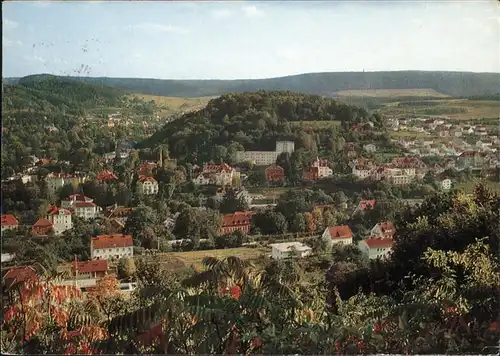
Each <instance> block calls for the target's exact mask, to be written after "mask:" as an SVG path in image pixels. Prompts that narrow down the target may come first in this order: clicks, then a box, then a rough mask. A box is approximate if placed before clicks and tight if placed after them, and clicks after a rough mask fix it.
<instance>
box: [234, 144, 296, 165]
mask: <svg viewBox="0 0 500 356" xmlns="http://www.w3.org/2000/svg"><path fill="white" fill-rule="evenodd" d="M294 150H295V142H293V141H276V149H275V150H274V151H238V152H236V161H238V162H252V163H253V164H255V165H256V166H269V165H271V164H274V163H276V159H277V158H278V156H279V155H280V154H282V153H284V152H287V153H290V154H292V153H293V151H294Z"/></svg>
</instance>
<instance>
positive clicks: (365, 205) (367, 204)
mask: <svg viewBox="0 0 500 356" xmlns="http://www.w3.org/2000/svg"><path fill="white" fill-rule="evenodd" d="M375 203H376V202H375V200H361V201H360V202H359V204H358V206H357V207H356V209H355V210H354V212H353V213H352V215H356V214H357V213H360V212H363V211H365V210H366V209H373V207H374V206H375Z"/></svg>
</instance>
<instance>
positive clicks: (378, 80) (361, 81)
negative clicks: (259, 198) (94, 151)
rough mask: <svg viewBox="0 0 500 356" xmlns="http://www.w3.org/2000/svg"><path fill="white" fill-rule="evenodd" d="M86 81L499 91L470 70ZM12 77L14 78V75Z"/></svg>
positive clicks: (315, 90)
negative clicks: (268, 77)
mask: <svg viewBox="0 0 500 356" xmlns="http://www.w3.org/2000/svg"><path fill="white" fill-rule="evenodd" d="M73 79H78V80H81V81H84V82H87V83H92V84H99V85H110V86H114V87H117V88H121V89H125V90H129V91H131V92H136V93H144V94H152V95H161V96H176V97H200V96H216V95H221V94H225V93H230V92H246V91H257V90H290V91H296V92H302V93H309V94H321V95H327V96H331V95H333V94H334V93H335V92H337V91H341V90H352V89H418V88H425V89H434V90H436V91H437V92H439V93H443V94H447V95H452V96H472V95H485V94H494V93H498V92H499V91H500V73H471V72H425V71H397V72H337V73H307V74H300V75H292V76H286V77H280V78H270V79H244V80H166V79H146V78H90V77H77V78H76V77H75V78H73ZM10 81H15V78H13V79H12V80H10Z"/></svg>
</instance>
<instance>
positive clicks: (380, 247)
mask: <svg viewBox="0 0 500 356" xmlns="http://www.w3.org/2000/svg"><path fill="white" fill-rule="evenodd" d="M395 232H396V229H395V227H394V224H393V223H392V222H390V221H382V222H379V223H377V224H376V225H375V226H374V227H373V228H372V229H371V231H370V234H369V236H367V237H366V238H364V239H362V240H360V241H359V242H358V244H357V247H358V249H359V250H360V251H361V252H362V253H363V254H364V255H365V256H366V257H368V258H369V259H377V258H381V259H383V258H388V257H389V256H390V253H391V251H392V246H393V244H394V234H395ZM321 240H323V241H324V242H325V244H326V246H327V247H328V248H329V249H331V248H332V247H333V246H335V245H341V246H347V245H352V244H353V234H352V231H351V229H350V228H349V226H347V225H339V226H330V227H327V228H326V229H325V231H324V232H323V234H322V235H321ZM311 254H312V248H311V247H309V246H307V245H305V244H303V243H301V242H282V243H277V244H272V245H271V257H272V258H274V259H285V258H290V257H292V256H294V255H295V256H298V257H306V256H308V255H311Z"/></svg>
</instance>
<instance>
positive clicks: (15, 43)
mask: <svg viewBox="0 0 500 356" xmlns="http://www.w3.org/2000/svg"><path fill="white" fill-rule="evenodd" d="M2 44H3V46H4V47H14V46H22V45H23V43H22V42H21V41H19V40H15V41H13V40H11V39H9V38H7V37H3V38H2Z"/></svg>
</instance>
